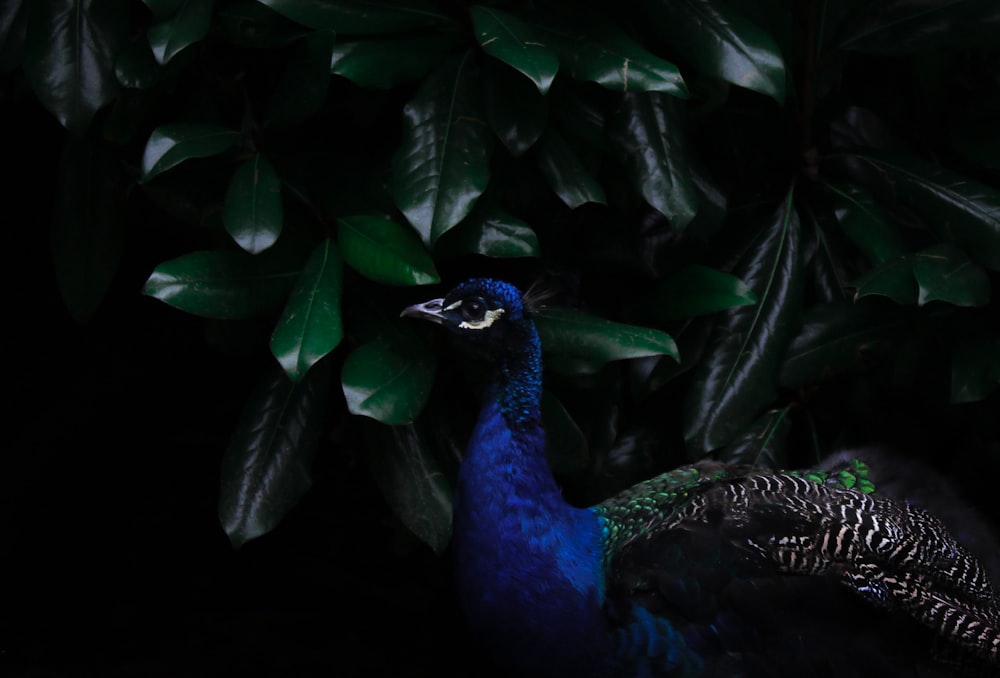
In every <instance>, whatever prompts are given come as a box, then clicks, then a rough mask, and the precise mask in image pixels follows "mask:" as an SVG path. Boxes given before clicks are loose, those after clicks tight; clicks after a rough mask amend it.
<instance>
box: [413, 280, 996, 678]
mask: <svg viewBox="0 0 1000 678" xmlns="http://www.w3.org/2000/svg"><path fill="white" fill-rule="evenodd" d="M531 311H532V308H531V304H530V303H529V302H526V301H525V300H524V298H523V295H522V293H521V292H520V290H519V289H517V288H516V287H514V286H513V285H511V284H509V283H506V282H503V281H500V280H495V279H489V278H476V279H471V280H468V281H466V282H463V283H461V284H459V285H458V286H457V287H455V288H454V289H452V290H451V291H450V292H448V294H447V295H446V296H445V297H444V298H441V299H433V300H430V301H427V302H425V303H421V304H416V305H413V306H409V307H408V308H406V309H404V310H403V312H402V315H404V316H409V317H415V318H421V319H425V320H429V321H432V322H434V323H438V324H440V325H443V326H444V327H445V328H447V329H448V330H449V331H450V333H451V334H453V335H455V336H457V337H458V338H459V340H460V341H461V342H463V343H465V344H466V345H468V346H469V347H470V348H471V349H472V350H473V352H474V353H475V354H476V355H477V356H478V358H480V359H482V360H483V361H485V362H486V364H488V365H489V374H490V375H491V376H490V380H489V384H488V386H487V387H486V388H485V391H484V393H483V396H482V404H481V409H480V413H479V417H478V420H477V423H476V424H475V427H474V429H473V432H472V434H471V437H470V440H469V443H468V448H467V452H466V455H465V457H464V459H463V461H462V464H461V466H460V468H459V472H458V481H457V484H456V489H455V496H454V526H453V528H454V529H453V543H452V550H453V556H454V578H455V585H456V587H457V593H458V598H459V600H460V601H461V606H462V610H463V613H464V615H465V618H466V620H467V624H468V626H469V628H470V629H471V631H472V633H473V634H474V636H475V637H476V638H477V639H479V641H480V642H481V643H482V644H483V646H484V647H486V648H488V649H489V650H490V651H491V652H492V653H493V654H494V655H495V656H496V658H497V660H498V661H499V662H501V663H502V665H503V666H504V667H505V669H506V670H507V671H509V673H510V675H515V676H517V675H520V676H525V675H530V676H726V677H732V676H831V677H832V676H837V677H838V678H840V677H843V676H951V675H957V676H964V675H969V676H973V675H984V676H1000V597H998V595H997V593H996V591H995V589H994V588H993V586H992V584H991V582H990V577H989V574H988V572H987V570H986V568H985V567H984V566H983V564H982V562H981V561H980V560H979V559H977V557H976V556H974V555H973V554H972V552H971V551H970V550H968V549H967V548H966V547H965V546H963V545H962V544H960V543H958V541H957V540H956V539H955V538H954V537H953V536H952V534H951V532H950V531H949V529H948V528H946V527H945V524H944V523H943V522H942V521H941V520H939V519H938V518H936V517H935V516H933V515H931V514H930V513H928V512H926V511H925V510H923V509H921V508H918V507H916V506H914V505H912V504H910V503H907V502H906V501H900V500H897V499H893V498H890V497H888V496H883V495H882V493H880V492H879V491H878V488H877V487H874V486H873V483H872V481H871V479H870V473H869V471H870V469H869V468H868V466H867V465H866V464H865V463H863V462H861V461H858V460H856V459H850V460H847V459H842V460H837V461H836V462H835V463H834V464H833V465H831V466H830V467H827V468H824V467H821V468H816V469H809V470H802V471H779V470H773V469H765V468H759V467H752V466H737V465H726V464H723V463H720V462H717V461H712V460H707V459H706V460H704V461H701V462H698V463H693V464H691V465H688V466H684V467H681V468H677V469H675V470H673V471H669V472H667V473H665V474H663V475H660V476H658V477H655V478H652V479H650V480H646V481H644V482H641V483H639V484H637V485H635V486H633V487H631V488H630V489H628V490H626V491H624V492H622V493H621V494H618V495H617V496H613V497H612V498H610V499H607V500H606V501H603V502H602V503H599V504H597V505H594V506H590V507H578V506H574V505H571V504H569V503H567V501H566V500H565V499H564V497H563V495H562V493H561V491H560V487H559V485H558V483H557V481H556V479H555V477H554V475H553V474H552V471H551V470H550V467H549V463H548V461H547V458H546V454H545V432H544V430H543V425H542V419H541V411H540V410H541V405H540V403H541V394H542V350H541V344H540V341H539V337H538V334H537V331H536V329H535V326H534V323H533V321H532V319H531Z"/></svg>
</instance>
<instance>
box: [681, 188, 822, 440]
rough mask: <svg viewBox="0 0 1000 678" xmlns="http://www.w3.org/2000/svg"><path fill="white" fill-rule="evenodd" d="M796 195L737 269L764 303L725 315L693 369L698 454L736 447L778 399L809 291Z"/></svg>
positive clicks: (691, 403)
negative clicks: (786, 358) (781, 376)
mask: <svg viewBox="0 0 1000 678" xmlns="http://www.w3.org/2000/svg"><path fill="white" fill-rule="evenodd" d="M792 197H793V191H791V190H790V191H789V192H788V195H787V196H786V198H785V200H784V201H782V203H781V205H780V206H779V207H778V209H777V210H776V211H775V212H774V214H773V216H772V217H771V219H770V222H769V223H767V224H766V225H765V226H764V227H763V228H762V229H761V230H760V231H759V232H758V234H757V237H756V238H755V239H754V241H753V242H752V243H751V244H750V246H749V247H748V248H747V250H746V252H745V254H744V255H743V258H742V259H741V260H740V262H739V264H738V265H737V267H736V269H735V270H734V271H733V273H734V274H735V275H736V276H738V277H739V278H740V279H741V280H743V281H745V282H746V284H747V285H748V286H749V287H750V289H751V290H753V293H754V294H755V295H756V297H757V299H758V303H757V305H755V306H740V307H737V308H734V309H731V310H729V311H728V312H727V313H725V314H724V315H723V316H722V317H721V318H720V319H719V321H718V322H717V323H716V325H715V328H714V330H713V332H712V335H711V337H710V339H709V341H708V344H707V346H706V348H705V357H704V358H703V360H702V361H701V362H699V363H698V364H697V365H696V366H695V367H694V371H693V376H692V384H691V387H690V388H689V389H688V392H687V393H686V395H685V402H684V420H685V426H684V437H685V439H686V440H687V441H688V445H689V449H690V453H691V455H692V456H695V457H701V456H702V455H703V454H705V453H707V452H709V451H711V450H715V449H718V448H720V447H724V446H726V445H728V444H730V443H731V442H733V440H735V439H736V438H737V437H738V436H739V435H740V434H741V431H744V430H746V429H747V427H748V426H750V424H751V423H752V422H753V421H754V420H756V418H757V416H758V415H759V414H760V412H761V411H763V410H764V409H765V408H767V407H768V406H769V405H770V404H771V403H772V402H773V401H774V399H775V397H776V395H777V386H778V370H779V368H780V366H781V359H782V357H783V356H784V352H785V348H786V347H787V345H788V342H789V340H790V339H791V338H792V336H793V334H794V333H795V331H796V330H797V328H798V325H799V320H800V317H801V313H802V299H803V291H804V287H805V282H804V267H803V265H802V254H801V252H800V247H799V242H800V239H801V234H800V227H799V218H798V215H797V213H796V211H795V207H794V205H793V202H792Z"/></svg>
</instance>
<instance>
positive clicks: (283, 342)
mask: <svg viewBox="0 0 1000 678" xmlns="http://www.w3.org/2000/svg"><path fill="white" fill-rule="evenodd" d="M342 279H343V264H342V263H341V260H340V256H339V255H338V254H337V251H336V248H335V247H334V243H333V240H331V239H329V238H327V239H326V240H324V241H323V242H322V243H320V244H319V245H318V246H317V247H316V249H315V250H314V251H313V253H312V255H311V256H310V257H309V261H308V262H307V263H306V267H305V268H304V269H303V270H302V273H301V274H300V275H299V279H298V281H297V282H296V284H295V289H294V290H292V294H291V296H290V297H289V299H288V302H287V303H286V304H285V310H284V312H282V314H281V319H280V320H279V321H278V324H277V326H276V327H275V328H274V332H273V334H272V335H271V353H273V354H274V357H275V358H277V359H278V362H279V363H281V367H282V368H283V369H284V370H285V374H287V375H288V377H289V379H291V380H292V381H299V380H300V379H302V377H303V376H304V375H305V374H306V373H307V372H308V371H309V369H310V368H311V367H312V366H313V365H315V364H316V363H318V362H319V361H320V360H321V359H322V358H323V357H324V356H326V355H327V354H328V353H330V351H332V350H333V349H335V348H336V347H337V345H338V344H339V343H340V340H341V339H342V338H343V336H344V327H343V321H342V319H341V313H340V297H341V288H342Z"/></svg>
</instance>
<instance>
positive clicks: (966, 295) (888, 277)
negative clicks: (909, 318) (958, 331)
mask: <svg viewBox="0 0 1000 678" xmlns="http://www.w3.org/2000/svg"><path fill="white" fill-rule="evenodd" d="M856 285H857V288H858V290H857V293H856V295H855V298H861V297H864V296H869V295H881V296H886V297H889V298H890V299H892V300H893V301H895V302H896V303H899V304H911V305H912V304H918V305H920V306H923V305H924V304H926V303H928V302H930V301H945V302H948V303H950V304H955V305H956V306H983V305H985V304H987V303H988V302H989V300H990V280H989V276H988V275H987V273H986V271H984V270H983V269H982V268H980V267H979V266H976V265H975V264H973V263H972V262H971V261H969V258H968V257H967V256H966V255H965V253H964V252H963V251H962V250H960V249H958V248H957V247H955V246H954V245H952V244H950V243H940V244H938V245H934V246H932V247H928V248H927V249H924V250H921V251H920V252H916V253H914V254H904V255H901V256H899V257H896V258H895V259H891V260H889V261H887V262H885V263H884V264H882V265H880V266H876V267H875V268H873V269H872V270H871V271H869V272H868V273H866V274H865V275H864V276H862V277H861V279H859V280H858V282H857V283H856Z"/></svg>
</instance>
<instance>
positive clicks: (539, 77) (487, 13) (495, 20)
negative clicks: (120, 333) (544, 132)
mask: <svg viewBox="0 0 1000 678" xmlns="http://www.w3.org/2000/svg"><path fill="white" fill-rule="evenodd" d="M469 15H470V16H471V17H472V27H473V30H474V31H475V33H476V40H477V41H478V42H479V45H480V47H482V48H483V51H484V52H486V53H487V54H489V55H490V56H492V57H495V58H497V59H499V60H500V61H503V62H504V63H506V64H509V65H510V66H512V67H513V68H514V69H516V70H518V71H520V72H521V73H523V74H524V75H525V76H527V77H528V79H529V80H531V82H533V83H534V84H535V87H537V88H538V91H539V92H541V93H542V94H545V93H546V92H548V91H549V87H550V86H551V85H552V80H553V78H555V77H556V72H557V71H558V70H559V57H558V56H557V55H556V54H555V52H553V51H552V50H551V49H549V48H548V47H546V46H545V45H544V44H543V43H541V42H540V41H539V39H538V37H537V36H536V35H535V34H534V32H533V31H532V30H531V28H530V27H529V26H528V25H527V24H525V23H524V22H522V21H521V20H520V19H518V18H517V17H515V16H514V15H512V14H509V13H507V12H504V11H502V10H499V9H494V8H492V7H482V6H477V7H472V8H470V9H469Z"/></svg>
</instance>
